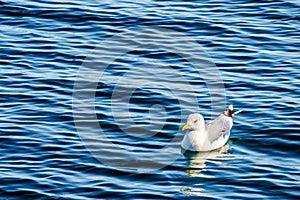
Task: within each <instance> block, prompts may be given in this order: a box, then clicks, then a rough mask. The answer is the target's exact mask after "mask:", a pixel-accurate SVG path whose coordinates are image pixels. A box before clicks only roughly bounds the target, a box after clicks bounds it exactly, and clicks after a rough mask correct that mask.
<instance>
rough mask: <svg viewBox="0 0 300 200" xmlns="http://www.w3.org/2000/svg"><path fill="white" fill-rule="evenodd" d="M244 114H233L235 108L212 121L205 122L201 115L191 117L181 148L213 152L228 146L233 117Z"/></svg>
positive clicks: (186, 126) (231, 107)
mask: <svg viewBox="0 0 300 200" xmlns="http://www.w3.org/2000/svg"><path fill="white" fill-rule="evenodd" d="M240 112H242V110H239V111H237V112H235V113H233V106H232V105H230V106H228V109H227V110H226V111H225V112H224V113H223V114H221V115H220V116H218V117H217V118H216V119H214V120H212V121H208V122H205V120H204V118H203V116H202V115H201V114H198V113H195V114H191V115H189V117H188V119H187V124H186V125H184V126H183V128H182V130H183V131H186V130H187V131H186V133H185V135H184V138H183V140H182V142H181V147H182V148H183V149H185V150H188V151H211V150H214V149H218V148H220V147H222V146H223V145H225V144H226V142H227V141H228V138H229V136H230V129H231V127H232V125H233V120H232V118H233V116H234V115H236V114H238V113H240Z"/></svg>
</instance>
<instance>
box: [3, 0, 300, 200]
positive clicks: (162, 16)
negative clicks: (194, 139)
mask: <svg viewBox="0 0 300 200" xmlns="http://www.w3.org/2000/svg"><path fill="white" fill-rule="evenodd" d="M299 13H300V2H299V1H296V0H278V1H267V0H263V1H259V2H257V1H250V0H237V1H231V2H229V1H222V0H221V1H215V0H204V1H182V0H176V1H158V0H146V1H135V0H132V1H126V0H120V1H107V0H103V1H96V0H87V1H79V0H70V1H61V2H58V1H54V0H35V1H32V0H24V1H21V0H15V1H10V0H7V1H4V0H3V1H0V18H1V23H0V30H1V32H0V36H1V40H0V48H1V50H0V65H1V68H0V70H1V79H0V102H1V104H0V110H1V112H0V116H1V118H0V141H1V142H0V199H260V198H264V199H275V198H276V199H300V194H299V191H300V181H299V180H300V161H299V155H300V145H299V139H300V123H299V121H300V110H299V107H300V105H299V104H300V90H299V88H300V56H299V55H300V51H299V46H300V34H299V32H300V21H299ZM143 27H148V28H149V27H150V29H153V27H160V28H164V29H168V30H170V32H172V31H174V32H175V31H176V32H180V33H182V34H184V35H186V36H188V37H189V38H191V39H192V40H193V42H196V43H197V44H198V45H199V46H202V47H203V50H204V51H205V52H206V53H207V54H208V55H209V56H210V57H211V59H212V60H213V62H214V63H215V64H216V69H217V72H218V73H220V77H221V79H222V84H224V85H222V84H221V85H220V87H221V88H224V91H225V92H226V94H219V95H221V96H222V95H223V96H225V102H221V103H223V104H224V105H228V104H229V103H232V104H233V105H234V106H235V107H236V108H237V109H244V111H243V112H242V113H241V114H239V115H237V116H236V117H235V119H234V121H235V123H234V127H233V129H232V131H231V137H230V138H231V139H230V142H229V144H228V145H227V146H226V147H224V148H223V149H221V150H217V151H213V152H206V153H198V154H197V153H196V154H189V155H187V154H182V153H181V152H180V149H178V148H176V147H177V146H178V145H179V142H180V137H182V134H183V133H182V132H181V131H180V129H181V127H182V125H183V123H184V121H185V119H186V117H187V115H188V114H189V113H192V112H201V113H202V114H203V115H204V116H205V118H207V119H208V118H209V117H210V112H211V111H213V108H212V99H211V95H212V93H211V92H212V90H210V86H209V85H208V84H207V81H206V80H205V78H203V77H202V76H201V73H200V74H199V73H197V71H195V68H194V67H193V66H192V64H191V63H190V62H189V61H188V60H186V59H183V58H182V57H180V55H178V54H177V55H176V54H174V53H171V52H165V51H162V50H161V49H159V45H158V46H153V47H152V46H151V45H148V46H147V44H148V43H147V42H148V41H149V40H151V41H153V37H152V36H151V37H152V38H150V36H149V35H148V36H149V38H150V39H149V40H146V41H145V43H143V45H144V47H147V48H148V49H147V50H145V49H136V48H135V49H130V47H132V46H130V45H129V46H125V47H124V48H125V51H126V53H125V54H123V55H120V56H119V57H113V56H114V55H113V54H112V55H111V56H112V57H113V58H114V62H113V63H110V66H108V68H107V70H106V71H105V72H104V73H103V77H102V78H99V81H98V82H97V84H96V86H95V90H94V91H93V90H91V91H89V90H87V93H86V95H89V96H91V95H92V96H94V97H95V107H94V108H95V116H96V118H95V119H94V120H93V119H88V118H84V115H83V118H74V112H73V111H74V102H73V94H74V89H73V88H74V84H75V83H76V80H77V78H78V72H79V70H80V69H82V64H83V63H86V58H87V57H89V55H90V53H91V52H92V51H93V49H95V48H96V47H97V46H99V45H101V43H103V41H107V40H109V39H110V38H111V37H112V36H116V35H117V34H122V33H123V32H124V31H125V32H126V31H128V30H135V29H136V28H143ZM154 29H155V28H154ZM156 31H157V29H156ZM156 33H157V36H162V35H164V34H165V32H163V31H161V32H159V31H158V32H156ZM132 34H133V35H132V40H134V38H135V32H134V31H133V32H132ZM144 37H147V34H146V35H145V36H144ZM177 39H178V38H176V37H175V38H173V40H170V45H172V44H173V41H175V40H177ZM157 43H158V44H159V41H157ZM183 45H184V44H183ZM114 47H115V46H114V45H112V46H111V47H110V46H108V47H107V51H108V52H110V48H111V49H112V50H111V51H112V52H113V48H114ZM190 48H191V49H192V48H194V47H192V46H191V47H190ZM185 49H186V50H187V51H188V49H189V48H185ZM100 56H101V55H100ZM102 61H103V60H101V59H100V60H98V61H97V62H98V64H99V66H100V65H101V62H102ZM169 68H170V69H172V70H169ZM97 69H98V68H96V71H97ZM147 70H150V71H147ZM151 70H152V71H151ZM146 72H147V73H146ZM212 72H214V71H212ZM124 76H125V77H127V79H121V78H122V77H124ZM143 77H146V78H148V79H147V80H148V81H149V80H151V81H152V82H150V83H151V84H148V85H147V83H148V82H147V81H144V79H142V78H143ZM158 77H163V80H164V81H165V82H164V81H161V80H162V79H158ZM181 77H184V80H187V82H188V85H189V86H191V88H192V89H193V94H195V95H196V99H197V102H198V103H197V106H198V107H195V106H194V104H189V103H190V102H189V101H190V100H189V96H188V95H190V94H191V92H190V91H191V90H190V88H189V87H185V86H186V83H187V82H186V83H185V84H184V83H183V82H181V79H182V78H181ZM89 80H91V79H90V77H86V81H87V85H88V83H89ZM134 80H135V81H136V82H134ZM139 80H140V81H139ZM173 80H176V81H173ZM120 81H121V83H122V81H124V83H126V84H118V82H120ZM168 81H169V84H170V85H168V86H170V87H167V86H166V84H165V83H167V82H168ZM144 82H145V84H146V85H145V86H141V85H142V83H144ZM127 83H128V84H127ZM129 83H133V84H132V85H130V84H129ZM135 83H138V84H135ZM154 83H155V84H154ZM175 83H176V84H175ZM171 86H172V87H171ZM116 87H120V88H118V89H119V90H118V92H117V94H120V95H121V96H113V94H114V90H115V89H116ZM122 87H127V89H128V88H131V90H130V91H131V94H130V98H128V94H127V93H126V91H128V90H122ZM86 88H87V89H89V88H90V87H88V86H87V87H86ZM175 90H176V93H175V92H174V91H175ZM122 91H123V93H122ZM175 94H184V95H179V96H177V95H175ZM195 95H192V96H193V97H195ZM112 97H114V98H112ZM117 97H120V98H117ZM80 98H81V97H80ZM80 98H79V99H80ZM84 99H85V96H84V95H83V96H82V100H83V101H84ZM120 99H121V100H122V101H121V102H120V101H119V100H120ZM125 100H126V101H127V100H128V102H127V104H124V102H125ZM182 104H184V106H182ZM223 104H222V105H223ZM124 105H125V106H124ZM87 106H90V105H89V104H87ZM112 106H115V107H112ZM127 107H128V110H129V111H130V118H132V120H133V121H134V123H133V124H129V121H128V118H126V117H124V118H122V116H123V114H124V113H123V111H124V108H126V109H127ZM114 108H115V109H116V110H115V112H116V113H115V115H113V114H112V110H113V109H114ZM224 109H225V107H224ZM116 116H118V118H117V119H116ZM125 116H126V115H125ZM151 118H153V119H155V120H151ZM80 121H83V122H85V123H84V124H85V125H87V126H86V127H85V129H84V130H85V131H86V133H90V132H92V131H94V130H95V127H92V126H90V123H91V122H93V123H95V122H97V123H99V124H100V125H101V128H102V131H103V133H105V135H106V136H107V138H109V140H110V141H111V142H112V144H114V145H116V146H118V147H120V148H122V149H123V150H124V149H125V150H126V151H128V152H130V153H131V154H130V156H128V155H124V156H121V154H114V153H115V152H114V149H113V148H111V146H100V147H101V148H102V149H101V148H100V151H98V152H97V155H100V156H104V157H105V158H106V159H108V158H110V159H111V165H110V162H105V163H103V162H101V160H99V159H97V156H95V153H94V154H93V150H91V148H87V147H86V145H85V143H84V142H82V137H81V135H80V134H79V133H78V129H77V127H76V123H77V122H80ZM124 127H125V128H124ZM124 129H126V131H124ZM136 133H140V134H141V135H137V134H136ZM143 134H144V135H143ZM149 134H150V135H149ZM174 138H175V139H174ZM99 144H102V143H100V142H98V143H97V141H96V142H95V147H97V145H98V147H99ZM169 144H171V145H174V148H173V150H171V151H170V155H172V154H174V155H176V156H177V157H176V158H175V159H174V161H172V162H170V163H169V164H168V165H159V164H161V163H164V159H163V158H164V157H162V156H161V154H160V151H159V150H160V149H162V148H164V147H165V146H167V145H169ZM98 150H99V149H98ZM152 150H158V151H157V155H158V156H157V159H155V158H154V159H152V160H151V162H149V163H141V165H139V164H136V163H138V162H139V161H140V158H141V157H143V156H145V157H146V155H148V154H147V153H149V151H150V152H151V151H152ZM105 152H106V154H105ZM107 152H108V153H107ZM127 156H128V157H127ZM167 157H168V156H167ZM167 157H166V160H167ZM124 158H126V160H127V163H129V164H134V166H140V168H139V170H137V171H132V170H124V169H126V166H125V164H124ZM168 158H169V157H168ZM156 164H157V165H156ZM124 166H125V168H124ZM151 167H152V168H151Z"/></svg>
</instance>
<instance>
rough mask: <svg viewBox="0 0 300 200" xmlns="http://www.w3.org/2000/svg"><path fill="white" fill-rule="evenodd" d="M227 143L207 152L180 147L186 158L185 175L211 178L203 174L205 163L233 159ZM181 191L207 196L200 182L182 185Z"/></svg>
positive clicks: (217, 163) (218, 163)
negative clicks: (192, 184)
mask: <svg viewBox="0 0 300 200" xmlns="http://www.w3.org/2000/svg"><path fill="white" fill-rule="evenodd" d="M229 147H230V146H229V144H225V145H224V146H223V147H221V148H219V149H216V150H213V151H208V152H192V151H185V150H183V149H182V153H183V155H184V156H185V158H186V159H187V165H186V175H187V176H188V177H190V178H195V177H196V178H197V177H202V178H211V176H208V175H205V173H204V172H205V171H208V170H207V169H205V168H206V166H207V164H209V163H211V164H214V165H222V164H223V161H225V160H231V159H233V158H234V157H233V155H232V154H230V152H229ZM181 192H182V193H184V194H186V195H193V196H201V197H208V194H206V193H205V191H204V188H203V186H202V182H201V183H197V184H194V186H184V187H182V188H181Z"/></svg>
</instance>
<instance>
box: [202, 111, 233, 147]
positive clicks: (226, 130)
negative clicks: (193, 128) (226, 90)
mask: <svg viewBox="0 0 300 200" xmlns="http://www.w3.org/2000/svg"><path fill="white" fill-rule="evenodd" d="M231 127H232V118H231V117H227V116H225V115H220V116H219V117H217V118H216V119H214V120H213V121H210V122H209V123H207V132H208V140H209V141H210V143H213V142H214V141H215V140H217V139H219V138H220V137H224V138H225V136H227V135H229V134H230V129H231Z"/></svg>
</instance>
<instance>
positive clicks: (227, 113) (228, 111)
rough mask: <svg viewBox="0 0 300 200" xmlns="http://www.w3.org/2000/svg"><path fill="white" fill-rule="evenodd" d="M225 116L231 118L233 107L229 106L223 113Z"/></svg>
mask: <svg viewBox="0 0 300 200" xmlns="http://www.w3.org/2000/svg"><path fill="white" fill-rule="evenodd" d="M225 115H227V116H228V117H233V105H232V104H231V105H229V106H228V108H227V110H226V111H225Z"/></svg>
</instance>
